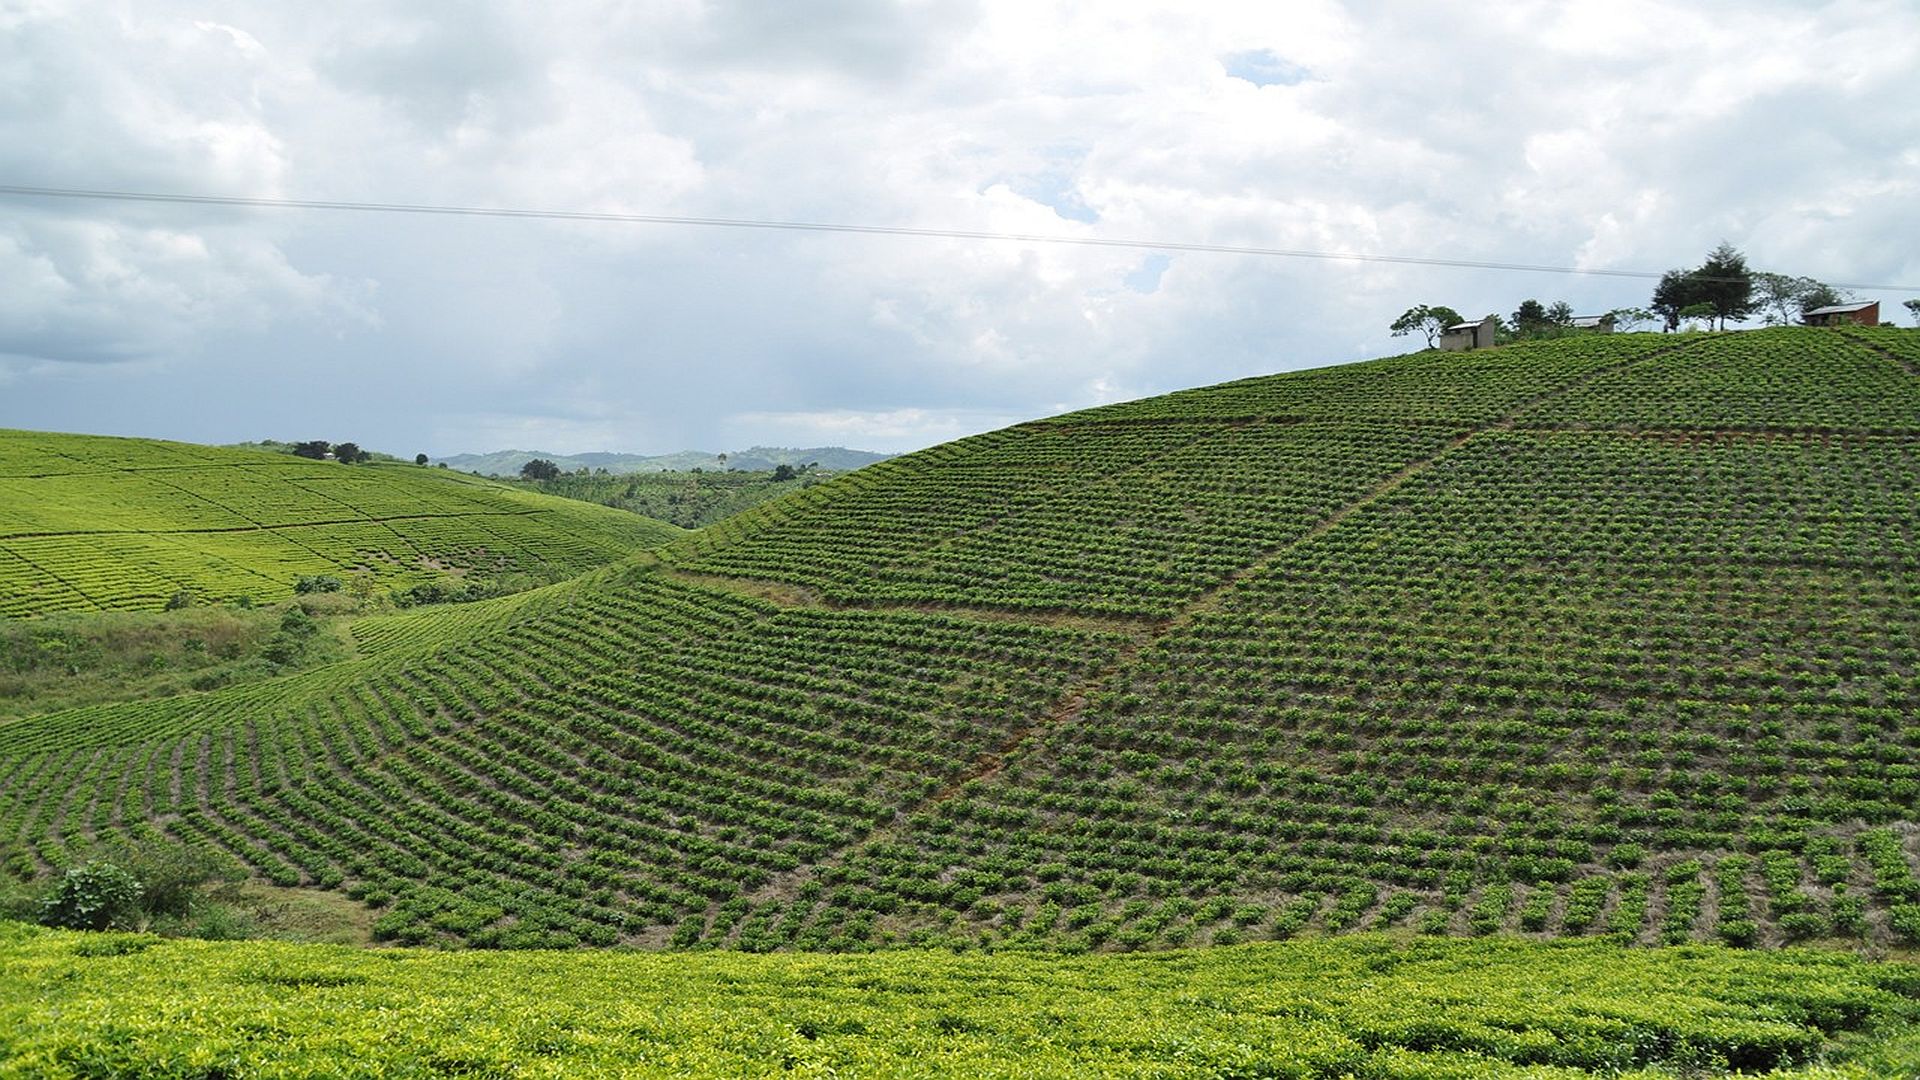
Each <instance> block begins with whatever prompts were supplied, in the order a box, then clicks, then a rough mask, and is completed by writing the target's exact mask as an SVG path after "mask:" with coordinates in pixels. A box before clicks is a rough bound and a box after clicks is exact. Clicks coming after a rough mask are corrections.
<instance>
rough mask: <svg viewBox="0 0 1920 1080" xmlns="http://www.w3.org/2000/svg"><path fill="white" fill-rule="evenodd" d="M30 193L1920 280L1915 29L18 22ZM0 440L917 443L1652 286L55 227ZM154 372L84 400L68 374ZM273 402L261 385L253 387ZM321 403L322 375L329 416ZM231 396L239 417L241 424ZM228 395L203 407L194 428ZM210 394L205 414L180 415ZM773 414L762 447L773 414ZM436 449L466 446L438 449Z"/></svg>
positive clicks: (15, 103) (47, 224)
mask: <svg viewBox="0 0 1920 1080" xmlns="http://www.w3.org/2000/svg"><path fill="white" fill-rule="evenodd" d="M0 20H4V23H0V25H4V26H5V32H6V33H7V35H8V39H9V44H10V50H9V51H10V53H11V57H12V58H11V59H10V60H9V61H7V62H4V63H0V175H4V176H5V177H6V178H7V179H8V180H9V181H11V182H15V183H37V184H44V185H53V186H76V187H107V188H121V189H132V190H141V189H147V190H169V191H206V192H217V193H233V194H250V195H286V196H295V197H310V198H333V199H351V200H365V201H394V202H423V203H430V202H445V203H458V204H469V205H503V206H516V205H517V206H542V207H555V208H568V209H573V208H581V209H604V210H619V211H629V212H639V213H650V212H658V213H671V214H691V215H702V216H727V217H752V218H786V219H800V220H814V221H843V222H858V223H874V224H898V225H911V226H925V227H933V228H956V229H971V230H1000V231H1013V232H1032V233H1047V234H1058V235H1078V236H1106V237H1133V238H1150V239H1169V240H1191V241H1202V242H1212V243H1221V244H1240V245H1266V246H1277V247H1288V248H1319V249H1333V250H1345V251H1373V252H1388V253H1407V254H1418V255H1435V256H1441V257H1448V258H1468V259H1473V258H1480V259H1490V260H1496V261H1518V262H1528V263H1548V264H1578V265H1581V266H1590V267H1622V266H1626V267H1635V268H1650V269H1656V270H1658V269H1663V268H1665V267H1668V266H1674V265H1681V264H1683V263H1690V262H1693V261H1697V260H1698V259H1699V257H1700V256H1701V255H1702V254H1703V253H1704V252H1705V251H1706V250H1707V249H1708V248H1709V247H1711V246H1712V245H1713V244H1714V243H1716V242H1717V241H1719V240H1720V239H1722V238H1723V237H1724V238H1726V239H1729V240H1731V241H1733V242H1734V243H1735V244H1736V245H1738V246H1742V247H1744V248H1745V249H1746V250H1747V252H1748V254H1749V256H1750V258H1751V260H1752V261H1753V262H1754V263H1755V264H1756V265H1759V266H1762V267H1769V268H1780V269H1786V270H1791V271H1793V272H1796V273H1811V274H1816V275H1820V276H1825V277H1828V278H1834V279H1853V280H1859V279H1876V280H1888V279H1892V280H1913V279H1915V278H1920V255H1916V254H1914V253H1913V251H1912V249H1911V246H1910V245H1899V244H1890V243H1887V241H1886V238H1887V237H1894V236H1908V235H1914V234H1915V233H1916V232H1920V209H1916V208H1917V207H1920V190H1916V185H1917V184H1920V180H1916V174H1915V170H1914V168H1913V163H1912V155H1913V151H1912V149H1911V148H1912V147H1913V146H1914V145H1915V144H1916V143H1920V117H1917V116H1916V115H1915V114H1914V113H1913V112H1912V110H1906V109H1900V108H1897V107H1893V106H1891V105H1889V103H1894V102H1900V101H1905V100H1910V99H1912V98H1914V97H1915V96H1916V93H1920V74H1917V73H1920V13H1916V11H1915V10H1914V9H1913V8H1912V6H1911V5H1910V4H1907V3H1901V2H1897V0H1837V2H1834V3H1830V4H1825V5H1819V6H1812V5H1806V4H1802V3H1787V2H1784V0H1782V2H1780V3H1776V4H1772V5H1767V4H1759V5H1755V4H1741V5H1738V6H1734V5H1732V4H1729V3H1713V4H1685V5H1681V4H1674V3H1656V2H1652V0H1626V2H1623V3H1609V4H1604V5H1603V4H1598V3H1572V4H1569V3H1558V2H1555V3H1547V2H1544V0H1537V2H1524V3H1516V4H1509V5H1496V6H1492V7H1488V6H1486V5H1475V4H1467V3H1464V2H1454V3H1439V4H1423V5H1399V4H1396V5H1381V4H1373V3H1366V2H1362V0H1354V2H1350V3H1336V2H1332V0H1319V2H1309V3H1300V4H1286V5H1274V4H1215V5H1172V4H1166V3H1160V2H1149V0H1113V2H1110V3H1103V4H1099V5H1088V4H1067V3H1036V2H1033V0H979V2H936V0H903V2H887V0H835V2H834V3H831V4H825V5H820V4H814V5H798V6H795V5H788V6H784V7H782V6H778V5H765V4H754V3H746V2H736V0H726V2H717V0H706V2H696V0H647V2H643V3H639V4H606V5H591V4H589V5H564V6H559V7H555V6H553V5H544V4H535V3H532V2H531V0H511V2H508V0H502V2H498V3H493V4H488V5H485V6H482V7H478V8H474V9H470V10H469V9H463V10H462V11H461V12H460V13H458V15H455V14H453V13H450V12H448V11H447V10H446V9H444V8H442V7H440V6H438V5H428V4H397V5H396V4H391V3H378V4H375V3H371V2H354V3H342V4H331V5H320V6H315V5H279V6H259V5H242V4H238V3H233V2H231V0H214V2H212V3H200V4H194V5H191V6H189V5H185V4H182V3H176V2H171V0H155V2H154V3H150V4H142V5H140V6H138V7H137V8H131V9H127V8H122V9H98V10H90V9H87V8H84V7H81V8H74V7H69V6H65V5H51V4H49V5H40V6H19V5H16V6H14V7H11V8H8V9H7V10H6V12H4V13H0ZM6 205H7V207H8V209H9V210H10V211H13V213H12V214H11V216H10V217H9V218H8V219H7V221H6V224H5V225H4V226H3V227H0V278H4V280H6V281H7V282H8V288H7V289H6V290H4V291H3V292H0V350H3V351H9V352H11V353H13V354H15V355H16V356H26V357H34V358H38V359H34V360H31V361H27V360H18V359H16V360H14V361H11V362H6V363H3V364H0V372H4V373H5V377H6V378H8V379H10V380H11V381H10V383H9V385H8V393H7V394H6V395H5V397H4V400H3V401H0V424H7V423H13V424H29V425H36V426H49V427H68V428H77V429H86V430H112V431H126V432H133V433H153V434H166V435H172V436H176V437H187V438H204V439H209V440H227V439H231V438H238V437H252V438H257V437H259V436H260V435H262V434H292V433H293V432H292V431H278V430H269V431H262V430H260V426H261V425H266V424H272V425H277V426H279V427H284V428H289V429H292V428H299V429H300V430H306V431H318V432H320V433H322V434H327V433H338V435H339V436H344V435H347V434H349V433H353V434H354V437H356V438H357V440H358V441H360V442H362V443H363V444H369V445H374V446H385V445H389V444H391V445H393V446H396V447H399V448H401V449H406V450H408V451H409V452H411V451H412V450H417V449H425V450H428V451H429V452H433V453H436V454H438V453H445V452H450V451H453V450H473V449H485V448H489V447H490V446H491V445H493V444H495V443H498V444H501V445H504V444H507V443H517V444H520V445H523V446H525V445H533V444H538V445H539V447H540V448H541V449H551V450H555V451H567V450H574V449H590V448H613V449H627V448H631V449H646V450H666V449H673V448H676V447H678V446H682V445H699V446H718V445H744V444H747V443H755V442H758V443H771V442H786V441H792V442H831V441H845V442H850V443H855V444H858V443H860V442H861V441H862V440H866V441H867V443H868V444H869V445H874V446H880V447H883V448H887V449H900V448H906V447H908V446H911V445H914V444H916V443H924V442H930V441H933V440H935V439H939V438H945V437H949V436H951V435H955V434H960V433H963V432H965V431H969V430H977V429H978V428H980V427H985V426H991V425H996V424H1000V423H1003V422H1008V421H1011V420H1015V419H1019V418H1023V417H1029V416H1035V415H1041V414H1045V413H1048V412H1052V411H1057V410H1059V409H1063V408H1070V407H1076V406H1080V405H1086V404H1092V403H1095V402H1098V401H1105V400H1114V399H1118V398H1122V397H1126V396H1130V395H1134V394H1141V393H1148V392H1153V391H1158V390H1164V389H1170V388H1173V387H1178V386H1183V385H1194V384H1198V383H1204V382H1209V381H1214V380H1219V379H1225V378H1232V377H1237V376H1241V375H1246V374H1251V373H1254V372H1258V371H1268V370H1280V369H1285V368H1291V367H1301V366H1314V365H1318V364H1323V363H1328V362H1334V361H1340V360H1347V359H1354V358H1358V357H1361V356H1366V355H1371V354H1376V353H1381V352H1389V351H1395V350H1397V349H1400V348H1403V347H1404V346H1405V342H1404V341H1398V340H1394V339H1392V338H1390V337H1389V336H1388V335H1387V332H1386V329H1385V324H1386V323H1387V322H1388V321H1389V320H1390V319H1391V317H1392V316H1393V315H1394V314H1396V313H1398V312H1399V311H1400V310H1401V309H1403V308H1405V307H1407V306H1409V305H1410V304H1412V303H1416V302H1429V303H1447V304H1449V305H1451V306H1453V307H1456V308H1458V309H1459V310H1462V311H1470V312H1479V311H1485V310H1498V311H1508V310H1511V309H1512V307H1513V306H1514V305H1515V304H1516V303H1517V302H1518V300H1520V299H1522V298H1524V297H1526V296H1539V297H1541V298H1543V299H1554V298H1560V297H1566V298H1568V299H1570V300H1571V301H1572V302H1573V303H1574V306H1575V307H1578V308H1581V309H1583V310H1585V309H1594V310H1599V309H1604V308H1607V307H1613V306H1619V305H1621V304H1626V303H1636V302H1639V301H1642V300H1643V299H1644V294H1645V292H1646V289H1644V288H1641V287H1639V286H1637V285H1634V284H1632V283H1625V282H1620V281H1617V280H1607V279H1583V278H1548V277H1529V276H1525V275H1515V274H1504V273H1491V272H1481V271H1442V270H1432V269H1421V268H1416V267H1406V266H1391V265H1381V264H1358V263H1341V262H1325V261H1296V260H1284V259H1256V258H1247V257H1233V256H1217V255H1199V254H1181V255H1174V256H1156V255H1149V254H1148V253H1145V252H1142V251H1138V250H1124V249H1087V248H1069V247H1054V246H1046V245H1034V244H1019V243H1002V242H984V241H955V240H938V241H934V240H914V239H904V238H889V237H853V236H836V235H822V234H810V235H797V234H779V233H753V232H742V231H729V230H690V229H680V230H675V229H668V228H662V227H652V226H637V225H636V226H625V225H619V226H616V225H585V224H577V223H552V222H530V221H501V220H482V219H437V218H421V217H375V216H365V215H346V214H327V213H320V212H312V211H303V212H288V213H268V212H260V211H244V212H243V211H235V210H224V209H214V208H206V207H176V206H170V207H159V206H143V205H134V204H93V203H86V204H82V203H70V204H50V203H45V202H34V203H24V202H22V203H15V202H12V201H9V202H8V203H7V204H6ZM130 357H145V358H147V360H146V364H145V366H143V367H141V368H139V369H138V370H137V371H136V370H135V369H132V368H127V369H124V370H125V371H126V372H127V374H126V376H125V377H124V378H120V379H117V380H93V379H74V378H65V377H61V376H60V375H59V372H60V370H62V369H63V368H72V367H73V366H74V363H75V362H82V361H84V362H89V363H98V362H101V361H118V362H122V363H124V362H125V358H130ZM242 373H244V377H242ZM316 373H324V376H325V381H324V382H323V383H322V384H321V385H320V387H319V388H318V389H316V388H314V387H315V384H314V383H313V380H314V378H315V377H316ZM208 401H217V402H218V403H219V407H218V408H207V407H205V405H204V403H206V402H208ZM189 403H191V404H192V405H198V406H199V407H191V405H190V404H189ZM170 406H171V407H170ZM754 425H763V427H762V428H760V429H754ZM428 440H431V441H433V442H434V443H435V445H432V446H417V445H415V444H417V443H419V442H422V441H428Z"/></svg>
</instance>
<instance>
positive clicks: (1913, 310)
mask: <svg viewBox="0 0 1920 1080" xmlns="http://www.w3.org/2000/svg"><path fill="white" fill-rule="evenodd" d="M1901 306H1902V307H1904V308H1906V309H1907V311H1908V313H1909V314H1911V315H1912V316H1913V325H1915V326H1920V299H1915V300H1909V301H1907V302H1906V303H1905V304H1902V305H1901Z"/></svg>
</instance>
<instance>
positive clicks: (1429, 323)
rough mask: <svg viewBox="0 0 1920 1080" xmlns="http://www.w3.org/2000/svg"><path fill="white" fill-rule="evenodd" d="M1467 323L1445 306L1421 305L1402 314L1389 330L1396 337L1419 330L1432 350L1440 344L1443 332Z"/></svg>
mask: <svg viewBox="0 0 1920 1080" xmlns="http://www.w3.org/2000/svg"><path fill="white" fill-rule="evenodd" d="M1465 321H1466V320H1465V319H1462V318H1461V317H1460V313H1459V312H1457V311H1455V310H1453V309H1452V308H1450V307H1447V306H1446V305H1445V304H1434V305H1432V306H1431V307H1429V306H1428V305H1426V304H1420V305H1418V306H1417V307H1410V308H1408V309H1407V310H1406V311H1404V312H1402V313H1401V315H1400V317H1399V318H1397V319H1395V320H1393V323H1392V325H1390V326H1388V327H1387V329H1389V330H1391V331H1393V336H1394V337H1402V336H1404V335H1406V334H1411V333H1413V332H1414V331H1416V330H1417V331H1419V332H1420V333H1422V334H1425V335H1426V337H1427V348H1429V349H1431V348H1433V347H1434V346H1435V345H1436V344H1438V343H1439V340H1440V332H1441V331H1443V330H1445V329H1446V328H1447V327H1449V326H1452V325H1454V324H1455V323H1461V322H1465Z"/></svg>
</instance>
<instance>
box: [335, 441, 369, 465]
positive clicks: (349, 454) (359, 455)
mask: <svg viewBox="0 0 1920 1080" xmlns="http://www.w3.org/2000/svg"><path fill="white" fill-rule="evenodd" d="M372 456H373V455H372V454H369V453H367V452H366V451H365V450H362V449H360V445H359V444H358V443H350V442H343V443H334V444H333V460H335V461H338V462H339V463H340V464H342V465H352V464H353V463H355V462H358V461H365V460H367V459H368V458H370V457H372Z"/></svg>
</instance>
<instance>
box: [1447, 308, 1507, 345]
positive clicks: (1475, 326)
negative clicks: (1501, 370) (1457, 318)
mask: <svg viewBox="0 0 1920 1080" xmlns="http://www.w3.org/2000/svg"><path fill="white" fill-rule="evenodd" d="M1499 326H1500V317H1499V316H1497V315H1489V316H1487V317H1486V318H1484V319H1481V320H1480V321H1479V322H1463V323H1454V324H1453V325H1452V326H1449V327H1447V328H1446V329H1445V330H1442V331H1440V348H1441V349H1442V350H1443V351H1445V352H1471V351H1472V350H1474V349H1491V348H1493V341H1494V333H1495V331H1496V330H1497V329H1498V328H1499Z"/></svg>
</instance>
